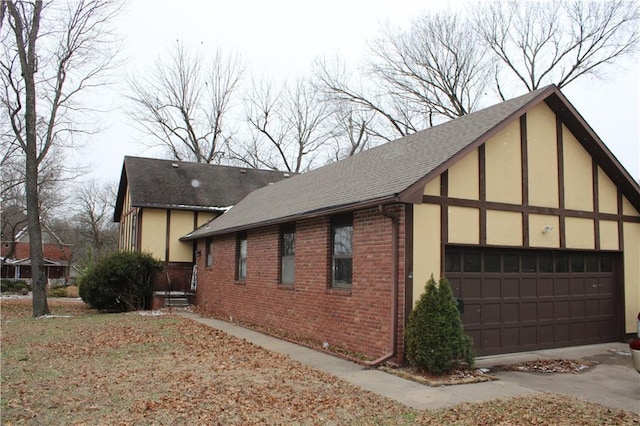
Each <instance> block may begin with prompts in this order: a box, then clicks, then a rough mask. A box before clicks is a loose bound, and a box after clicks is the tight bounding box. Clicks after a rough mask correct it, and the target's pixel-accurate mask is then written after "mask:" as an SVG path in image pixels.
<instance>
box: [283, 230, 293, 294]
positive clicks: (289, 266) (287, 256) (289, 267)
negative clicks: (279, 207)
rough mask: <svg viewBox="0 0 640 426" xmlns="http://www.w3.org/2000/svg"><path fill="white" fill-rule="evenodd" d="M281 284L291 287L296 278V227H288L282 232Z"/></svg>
mask: <svg viewBox="0 0 640 426" xmlns="http://www.w3.org/2000/svg"><path fill="white" fill-rule="evenodd" d="M280 247H281V249H280V283H281V284H288V285H291V284H293V283H294V281H295V277H296V256H295V255H296V227H295V224H292V225H286V226H283V227H282V228H281V231H280Z"/></svg>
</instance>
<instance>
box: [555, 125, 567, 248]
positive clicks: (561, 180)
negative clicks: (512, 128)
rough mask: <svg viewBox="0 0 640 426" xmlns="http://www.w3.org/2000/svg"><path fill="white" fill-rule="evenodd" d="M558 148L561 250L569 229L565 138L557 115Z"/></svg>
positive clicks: (565, 242) (564, 245)
mask: <svg viewBox="0 0 640 426" xmlns="http://www.w3.org/2000/svg"><path fill="white" fill-rule="evenodd" d="M556 147H557V151H556V152H557V157H558V207H559V213H558V216H559V217H558V222H559V223H560V229H559V234H560V248H566V247H567V227H566V224H565V220H564V212H565V210H564V138H563V136H562V121H561V120H560V117H559V116H558V115H557V114H556Z"/></svg>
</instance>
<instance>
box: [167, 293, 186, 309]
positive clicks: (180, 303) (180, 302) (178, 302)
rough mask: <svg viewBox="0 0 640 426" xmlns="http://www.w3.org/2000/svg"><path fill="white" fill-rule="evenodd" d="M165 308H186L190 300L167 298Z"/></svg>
mask: <svg viewBox="0 0 640 426" xmlns="http://www.w3.org/2000/svg"><path fill="white" fill-rule="evenodd" d="M164 306H165V307H166V308H169V307H185V306H189V298H187V297H175V296H174V297H167V298H165V299H164Z"/></svg>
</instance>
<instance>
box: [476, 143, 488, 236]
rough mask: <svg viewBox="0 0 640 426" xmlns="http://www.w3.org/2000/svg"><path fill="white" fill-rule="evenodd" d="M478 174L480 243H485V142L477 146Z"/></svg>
mask: <svg viewBox="0 0 640 426" xmlns="http://www.w3.org/2000/svg"><path fill="white" fill-rule="evenodd" d="M478 172H479V173H478V174H479V175H480V176H479V179H478V181H479V185H480V188H479V191H478V193H479V195H480V197H479V198H480V203H481V206H480V240H479V241H480V244H486V243H487V208H486V206H485V204H484V202H486V201H487V156H486V149H485V144H482V145H480V146H479V147H478Z"/></svg>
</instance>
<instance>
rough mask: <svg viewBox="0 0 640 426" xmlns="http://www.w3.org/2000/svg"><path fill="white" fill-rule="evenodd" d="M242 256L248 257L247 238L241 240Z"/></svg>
mask: <svg viewBox="0 0 640 426" xmlns="http://www.w3.org/2000/svg"><path fill="white" fill-rule="evenodd" d="M240 257H241V258H246V257H247V240H240Z"/></svg>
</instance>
